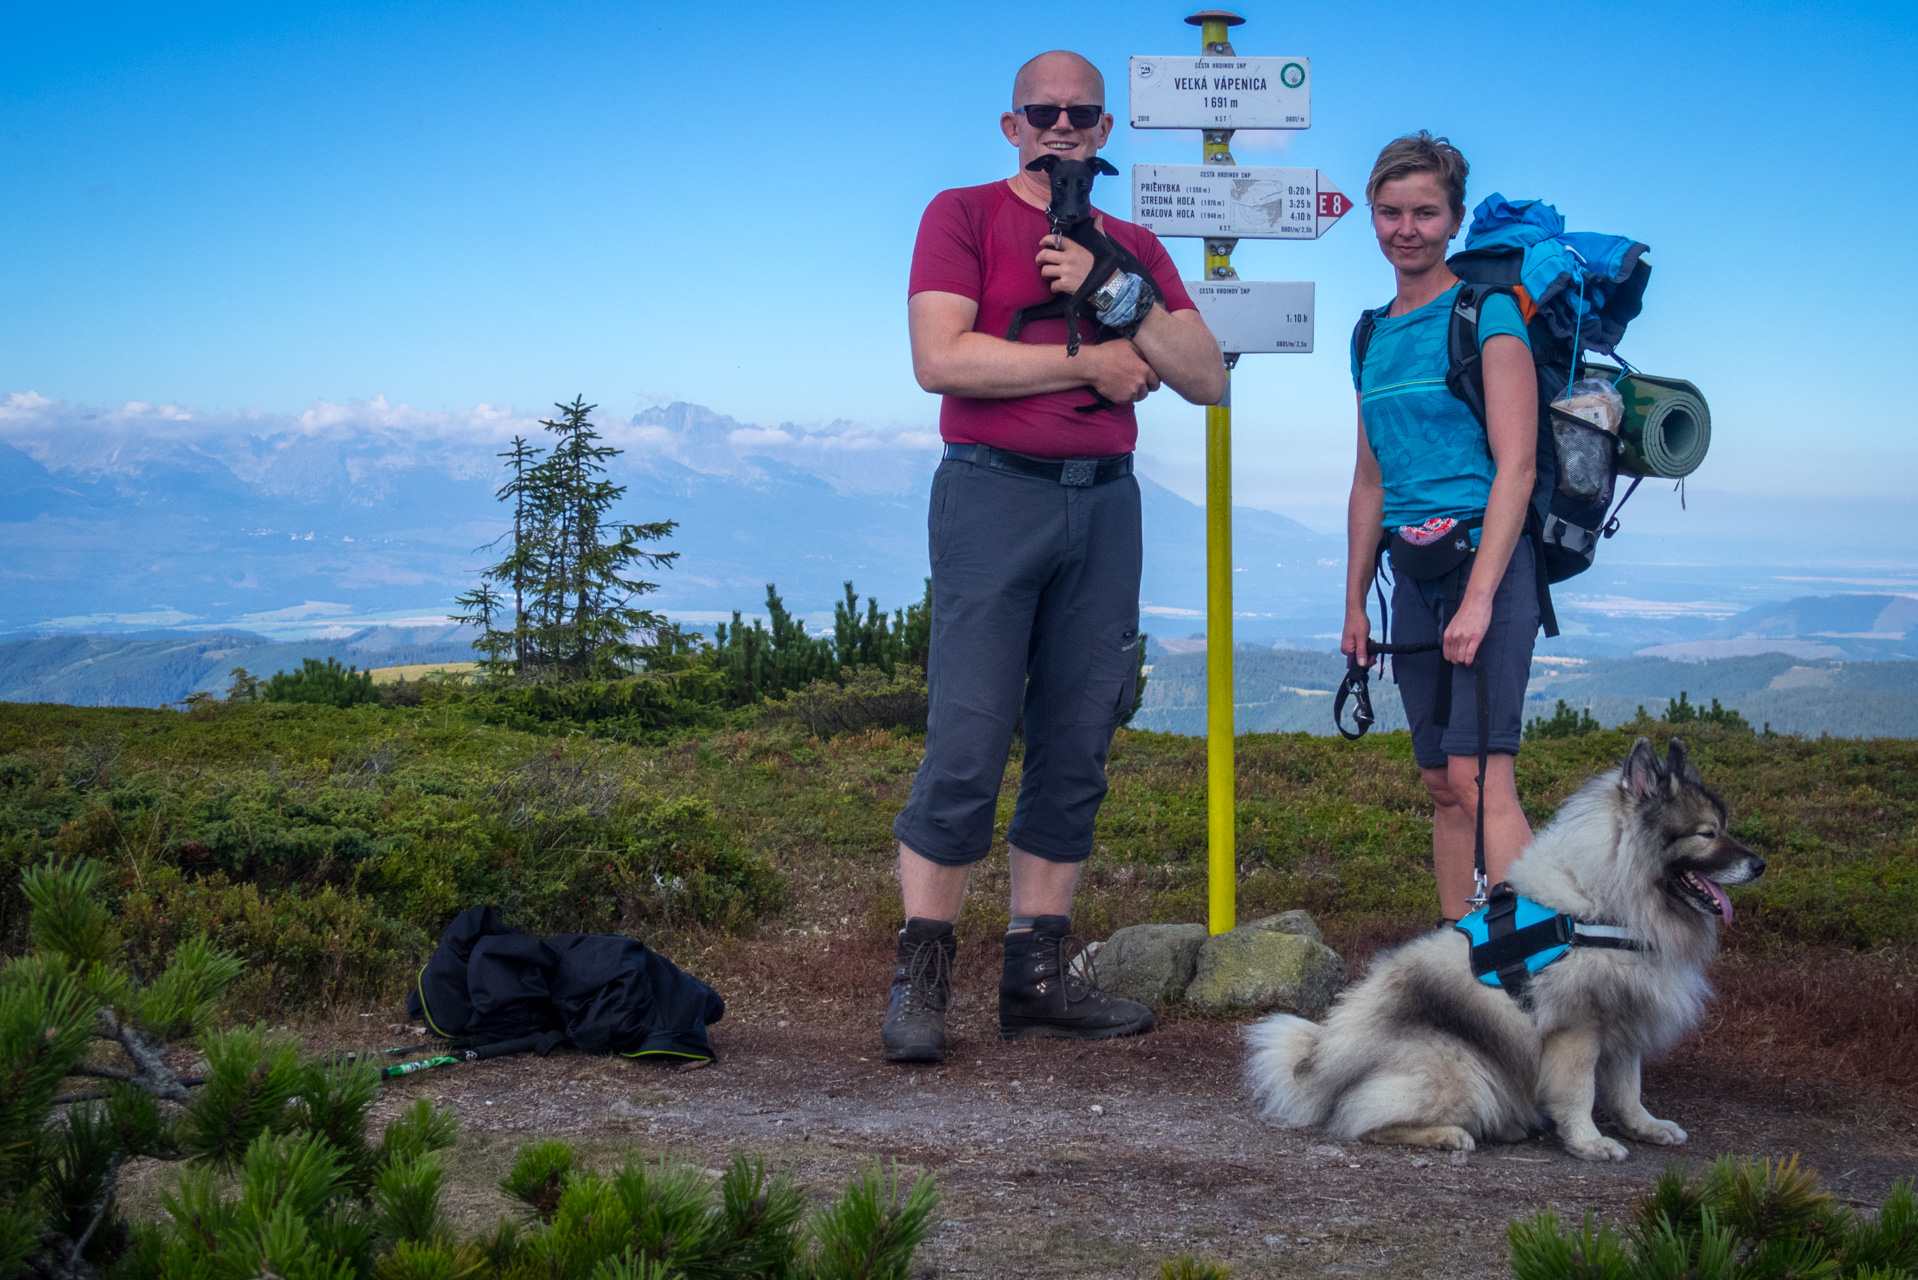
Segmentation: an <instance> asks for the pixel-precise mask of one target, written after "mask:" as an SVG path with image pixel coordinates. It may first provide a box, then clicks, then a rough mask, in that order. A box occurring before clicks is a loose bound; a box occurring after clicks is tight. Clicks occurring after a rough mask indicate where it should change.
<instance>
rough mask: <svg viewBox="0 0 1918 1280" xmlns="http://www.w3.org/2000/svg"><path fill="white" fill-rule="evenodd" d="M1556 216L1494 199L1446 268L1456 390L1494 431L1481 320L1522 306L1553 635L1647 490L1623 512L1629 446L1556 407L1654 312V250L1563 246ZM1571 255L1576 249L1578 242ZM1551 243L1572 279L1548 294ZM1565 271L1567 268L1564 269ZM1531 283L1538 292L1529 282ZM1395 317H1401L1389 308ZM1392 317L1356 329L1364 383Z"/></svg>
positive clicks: (1540, 569) (1541, 586) (1597, 239)
mask: <svg viewBox="0 0 1918 1280" xmlns="http://www.w3.org/2000/svg"><path fill="white" fill-rule="evenodd" d="M1563 229H1564V223H1563V222H1562V220H1560V218H1559V216H1558V212H1557V210H1555V209H1553V208H1552V207H1551V206H1550V205H1546V204H1542V203H1541V202H1539V201H1507V200H1506V199H1505V198H1504V197H1503V196H1501V195H1498V194H1497V193H1494V194H1492V195H1490V196H1487V197H1486V198H1485V199H1484V200H1482V201H1480V202H1479V205H1478V207H1477V208H1476V209H1475V210H1473V214H1472V229H1471V231H1470V232H1469V233H1468V234H1467V236H1466V242H1465V244H1466V247H1465V248H1464V249H1463V250H1462V251H1460V252H1458V253H1455V254H1453V255H1452V256H1451V257H1450V258H1448V259H1447V260H1446V264H1445V265H1446V266H1447V267H1449V268H1450V269H1451V271H1452V274H1453V275H1455V276H1457V277H1458V278H1459V281H1460V284H1459V290H1458V295H1457V297H1456V298H1455V299H1454V300H1453V304H1452V313H1451V317H1450V319H1449V321H1448V325H1447V330H1446V353H1447V358H1448V368H1447V370H1446V374H1445V385H1446V388H1447V389H1448V390H1450V391H1451V393H1452V394H1453V395H1455V396H1457V397H1458V398H1459V399H1460V400H1462V401H1464V402H1465V406H1466V407H1467V408H1468V409H1470V410H1471V411H1472V416H1473V417H1475V418H1477V419H1478V421H1479V423H1480V424H1481V425H1483V424H1484V422H1485V371H1484V368H1483V366H1482V364H1481V356H1480V352H1479V342H1478V322H1479V311H1480V308H1481V307H1482V306H1483V305H1484V303H1485V300H1486V299H1487V298H1489V297H1490V296H1491V295H1493V294H1495V293H1503V294H1506V295H1508V296H1509V297H1511V298H1512V299H1513V301H1515V302H1517V303H1518V308H1519V314H1520V316H1522V317H1523V318H1524V320H1525V334H1526V337H1527V338H1528V339H1529V341H1530V344H1531V348H1532V363H1533V367H1534V368H1535V369H1536V370H1537V374H1538V464H1537V475H1536V478H1535V480H1534V481H1533V485H1532V502H1531V507H1530V509H1529V510H1528V511H1527V512H1526V518H1525V533H1526V535H1527V536H1528V537H1530V538H1531V540H1532V546H1533V548H1534V550H1535V551H1536V552H1537V554H1536V555H1534V556H1533V563H1534V565H1535V566H1536V569H1537V574H1538V615H1539V621H1540V624H1541V625H1542V626H1543V627H1544V630H1545V634H1546V635H1547V636H1555V635H1557V634H1558V616H1557V613H1556V612H1555V611H1554V610H1553V608H1552V594H1551V584H1552V583H1554V582H1563V581H1565V580H1566V579H1567V578H1571V577H1575V576H1577V575H1578V574H1581V573H1583V572H1585V570H1587V569H1589V568H1591V567H1592V561H1593V559H1594V558H1595V557H1596V555H1597V553H1598V543H1599V541H1600V539H1602V538H1609V537H1611V536H1612V535H1613V534H1614V533H1616V532H1617V531H1618V508H1620V507H1623V506H1624V505H1625V500H1626V499H1629V498H1630V497H1631V495H1632V493H1633V492H1634V491H1635V490H1636V489H1637V488H1638V483H1639V482H1638V480H1637V479H1636V478H1634V479H1633V481H1632V484H1631V486H1630V487H1629V488H1628V489H1627V490H1626V492H1625V498H1622V499H1620V500H1619V502H1618V506H1617V507H1614V506H1613V505H1612V496H1613V491H1614V487H1615V484H1616V481H1617V478H1618V460H1619V455H1620V453H1621V451H1622V448H1623V446H1622V445H1621V444H1620V442H1619V439H1618V437H1617V436H1616V435H1613V434H1612V433H1611V432H1608V431H1603V430H1601V429H1599V428H1597V427H1595V426H1592V425H1591V424H1590V423H1587V422H1585V421H1584V420H1582V419H1580V418H1575V417H1573V416H1572V415H1570V414H1568V413H1565V412H1563V411H1562V410H1557V409H1554V408H1553V407H1552V401H1554V400H1556V399H1559V398H1560V397H1562V396H1564V394H1565V392H1566V389H1567V388H1568V387H1569V386H1570V385H1571V384H1572V383H1573V382H1574V381H1576V380H1577V379H1579V378H1581V377H1584V376H1585V375H1586V374H1587V372H1588V368H1589V367H1588V365H1587V364H1586V362H1585V359H1584V353H1585V352H1586V351H1587V350H1591V351H1596V352H1599V353H1600V354H1603V355H1611V354H1612V353H1613V348H1614V347H1615V346H1616V345H1617V343H1618V341H1619V339H1621V338H1622V337H1623V336H1624V333H1625V326H1626V325H1627V324H1628V323H1630V321H1631V320H1633V319H1634V318H1636V317H1637V315H1638V313H1639V311H1640V309H1641V308H1642V306H1643V302H1644V296H1645V286H1646V284H1647V283H1648V282H1649V281H1650V279H1651V274H1652V265H1651V263H1649V262H1646V261H1644V260H1643V255H1644V254H1645V253H1646V252H1647V250H1646V247H1645V246H1644V245H1642V244H1639V243H1637V242H1636V241H1630V240H1625V239H1623V238H1621V237H1611V236H1604V237H1601V236H1591V235H1584V234H1580V235H1575V236H1572V237H1563V236H1562V232H1563ZM1568 240H1569V241H1570V242H1571V243H1570V244H1567V241H1568ZM1542 241H1553V242H1555V244H1556V245H1559V246H1564V248H1563V253H1562V257H1563V264H1570V269H1569V270H1560V271H1557V272H1556V273H1555V274H1552V268H1550V267H1548V268H1547V272H1548V276H1549V278H1548V279H1547V280H1546V281H1545V283H1543V284H1542V285H1541V283H1540V272H1539V270H1538V267H1539V260H1543V261H1546V262H1551V261H1553V260H1554V259H1553V258H1551V257H1549V256H1547V255H1536V258H1535V257H1534V256H1528V250H1531V249H1534V248H1535V247H1536V246H1538V245H1539V244H1540V242H1542ZM1563 264H1561V265H1563ZM1528 281H1529V283H1528ZM1387 306H1390V304H1389V303H1388V304H1387ZM1385 310H1386V308H1385V307H1379V308H1376V309H1374V310H1369V311H1365V312H1362V313H1361V314H1360V316H1359V322H1358V324H1357V325H1356V326H1355V327H1354V328H1353V330H1352V354H1353V359H1354V361H1355V363H1356V366H1357V368H1358V369H1359V371H1360V375H1361V376H1362V375H1363V372H1364V368H1365V352H1366V348H1367V347H1368V346H1369V345H1370V343H1371V339H1372V328H1373V324H1374V321H1375V318H1376V317H1378V316H1380V315H1382V314H1384V312H1385Z"/></svg>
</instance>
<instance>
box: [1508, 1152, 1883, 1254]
mask: <svg viewBox="0 0 1918 1280" xmlns="http://www.w3.org/2000/svg"><path fill="white" fill-rule="evenodd" d="M1506 1238H1507V1240H1508V1241H1509V1243H1510V1245H1511V1257H1512V1274H1513V1276H1514V1277H1516V1280H1567V1278H1568V1277H1578V1278H1584V1277H1590V1278H1591V1280H1668V1278H1671V1280H1676V1278H1677V1277H1685V1278H1686V1280H1774V1278H1775V1280H1788V1278H1793V1277H1795V1278H1797V1280H1812V1278H1813V1277H1816V1278H1817V1280H1912V1277H1914V1276H1918V1198H1915V1197H1914V1195H1913V1185H1912V1183H1911V1182H1910V1181H1904V1182H1899V1183H1897V1184H1895V1185H1894V1186H1893V1187H1892V1191H1891V1194H1890V1195H1889V1196H1887V1197H1886V1198H1885V1202H1884V1204H1883V1205H1882V1206H1880V1208H1879V1210H1878V1212H1877V1213H1876V1214H1860V1213H1856V1212H1854V1211H1852V1210H1851V1209H1848V1208H1846V1207H1845V1206H1843V1205H1841V1204H1839V1203H1838V1202H1837V1201H1835V1200H1833V1198H1832V1197H1831V1196H1830V1195H1829V1194H1827V1193H1826V1192H1825V1191H1824V1190H1823V1189H1822V1188H1821V1187H1820V1186H1819V1184H1818V1175H1817V1174H1815V1173H1813V1172H1812V1171H1811V1170H1809V1169H1804V1168H1801V1167H1800V1166H1799V1164H1798V1157H1796V1156H1793V1157H1791V1158H1790V1159H1785V1160H1753V1159H1749V1158H1741V1157H1737V1156H1721V1157H1720V1158H1719V1159H1717V1160H1715V1161H1713V1162H1712V1163H1711V1164H1710V1165H1708V1166H1706V1168H1705V1169H1704V1171H1703V1172H1701V1173H1700V1174H1698V1175H1697V1176H1696V1177H1693V1178H1689V1179H1688V1178H1687V1177H1686V1176H1685V1175H1684V1174H1683V1173H1682V1172H1680V1171H1679V1169H1678V1168H1677V1167H1676V1166H1675V1165H1668V1166H1666V1168H1665V1172H1664V1173H1663V1174H1662V1175H1661V1176H1660V1177H1659V1179H1658V1183H1657V1185H1656V1186H1655V1187H1653V1189H1652V1191H1651V1192H1650V1194H1648V1195H1647V1196H1646V1197H1645V1199H1644V1200H1643V1201H1641V1202H1640V1204H1639V1206H1638V1213H1637V1218H1636V1221H1635V1222H1634V1224H1633V1225H1632V1226H1631V1227H1630V1228H1629V1229H1627V1230H1626V1231H1625V1232H1623V1233H1620V1232H1616V1231H1614V1230H1612V1229H1611V1228H1610V1227H1605V1226H1594V1225H1593V1223H1592V1220H1591V1219H1590V1217H1587V1218H1586V1220H1585V1221H1584V1222H1583V1223H1582V1224H1581V1225H1580V1226H1579V1228H1578V1229H1577V1230H1576V1231H1571V1232H1567V1231H1566V1230H1564V1229H1563V1228H1561V1227H1560V1226H1559V1222H1558V1219H1557V1217H1556V1216H1555V1215H1553V1214H1551V1213H1548V1212H1543V1211H1541V1212H1540V1213H1539V1214H1537V1215H1536V1216H1535V1217H1533V1218H1531V1219H1530V1220H1528V1221H1517V1220H1515V1221H1513V1222H1512V1223H1511V1225H1510V1226H1509V1227H1508V1228H1507V1229H1506Z"/></svg>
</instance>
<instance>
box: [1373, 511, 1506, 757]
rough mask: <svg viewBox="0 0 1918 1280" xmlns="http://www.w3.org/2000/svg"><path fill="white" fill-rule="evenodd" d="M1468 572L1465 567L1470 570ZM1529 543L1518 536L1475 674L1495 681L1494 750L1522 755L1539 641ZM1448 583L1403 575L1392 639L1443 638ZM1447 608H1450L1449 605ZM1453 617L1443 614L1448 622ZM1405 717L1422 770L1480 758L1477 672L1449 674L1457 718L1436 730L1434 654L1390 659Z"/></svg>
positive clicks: (1395, 590) (1396, 590)
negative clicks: (1534, 650)
mask: <svg viewBox="0 0 1918 1280" xmlns="http://www.w3.org/2000/svg"><path fill="white" fill-rule="evenodd" d="M1469 568H1470V566H1469V565H1468V566H1467V569H1468V570H1469ZM1536 572H1537V571H1536V569H1535V568H1534V566H1533V562H1532V540H1531V539H1530V538H1520V539H1519V542H1518V546H1517V547H1515V548H1513V550H1512V559H1511V562H1510V563H1509V564H1507V565H1506V566H1505V576H1504V578H1502V579H1501V580H1500V581H1499V584H1498V591H1497V592H1496V593H1495V594H1494V595H1493V597H1492V625H1491V628H1490V629H1489V630H1488V631H1487V632H1486V633H1485V640H1484V642H1483V643H1482V644H1480V645H1479V649H1478V655H1479V656H1478V669H1479V671H1480V672H1481V673H1483V674H1484V676H1485V678H1486V679H1487V680H1488V681H1489V682H1490V691H1491V716H1490V717H1489V719H1490V724H1491V734H1490V738H1489V745H1490V747H1491V749H1492V750H1493V751H1498V752H1502V753H1504V754H1506V755H1517V754H1518V744H1519V738H1520V733H1521V730H1522V729H1523V727H1524V724H1523V721H1524V713H1525V686H1526V684H1527V683H1528V682H1529V681H1530V679H1531V675H1532V642H1533V640H1534V639H1536V638H1537V636H1538V579H1537V578H1536V577H1535V576H1534V575H1535V574H1536ZM1445 586H1446V582H1445V579H1443V578H1431V579H1425V580H1423V581H1421V580H1420V579H1417V578H1408V577H1405V576H1403V575H1400V576H1399V577H1398V578H1397V579H1396V580H1395V581H1394V582H1393V584H1392V640H1393V642H1394V643H1396V644H1420V643H1424V642H1427V641H1432V640H1437V639H1439V638H1440V637H1441V636H1442V635H1443V634H1444V629H1443V627H1442V625H1441V623H1440V618H1439V613H1440V610H1441V607H1442V606H1448V602H1446V601H1444V600H1443V596H1444V593H1445ZM1448 607H1449V606H1448ZM1450 617H1451V615H1450V614H1449V613H1448V614H1446V620H1447V621H1449V620H1450ZM1392 670H1393V676H1394V678H1395V679H1396V680H1397V681H1398V686H1399V698H1400V700H1401V701H1402V702H1404V704H1405V719H1406V720H1407V722H1409V723H1410V724H1411V726H1412V755H1413V758H1414V759H1416V760H1417V761H1418V763H1419V768H1421V769H1440V768H1444V766H1445V762H1446V758H1447V757H1448V756H1472V757H1477V755H1478V689H1477V686H1476V685H1474V683H1473V676H1472V668H1471V667H1458V666H1455V667H1453V668H1452V716H1451V723H1450V724H1449V725H1441V724H1435V723H1434V722H1433V718H1434V714H1435V712H1436V709H1437V703H1438V688H1439V671H1440V670H1441V663H1440V660H1439V655H1438V654H1437V653H1435V652H1434V653H1414V654H1408V655H1407V656H1405V657H1402V658H1394V659H1392Z"/></svg>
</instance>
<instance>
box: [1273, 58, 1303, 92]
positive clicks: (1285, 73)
mask: <svg viewBox="0 0 1918 1280" xmlns="http://www.w3.org/2000/svg"><path fill="white" fill-rule="evenodd" d="M1279 83H1280V84H1282V85H1284V86H1285V87H1286V88H1288V89H1296V88H1298V87H1299V86H1300V85H1302V84H1304V83H1305V68H1304V67H1302V66H1300V65H1299V64H1298V63H1296V62H1288V63H1286V64H1285V65H1284V66H1282V67H1280V68H1279Z"/></svg>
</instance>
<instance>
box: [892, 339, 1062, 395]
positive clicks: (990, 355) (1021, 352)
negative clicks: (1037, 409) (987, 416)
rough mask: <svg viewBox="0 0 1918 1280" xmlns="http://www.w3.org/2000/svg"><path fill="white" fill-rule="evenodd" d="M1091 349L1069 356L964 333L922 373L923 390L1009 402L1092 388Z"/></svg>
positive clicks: (1054, 349) (1058, 348)
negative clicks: (1081, 388)
mask: <svg viewBox="0 0 1918 1280" xmlns="http://www.w3.org/2000/svg"><path fill="white" fill-rule="evenodd" d="M1091 350H1092V348H1091V347H1090V346H1086V347H1081V348H1080V349H1079V354H1078V355H1076V356H1070V357H1069V356H1067V355H1066V349H1065V348H1064V347H1063V346H1052V345H1049V344H1048V345H1038V344H1034V343H1027V342H1007V341H1006V340H1005V339H1003V338H995V337H993V336H992V335H991V334H988V333H963V334H959V335H956V336H955V337H954V338H953V339H952V341H951V342H950V343H948V344H945V345H944V346H943V348H942V349H941V350H940V352H939V355H938V356H937V358H936V359H934V360H932V361H928V362H925V363H924V364H923V365H922V367H921V368H920V369H919V370H918V373H919V385H920V386H922V387H924V388H925V389H926V390H927V391H930V392H932V393H933V394H934V395H944V396H968V397H972V398H975V399H981V400H1010V399H1015V398H1017V397H1019V396H1038V395H1044V394H1046V393H1047V392H1049V391H1070V390H1072V389H1073V388H1074V387H1085V386H1090V385H1091V384H1092V360H1091V359H1088V358H1087V355H1088V353H1089V352H1090V351H1091Z"/></svg>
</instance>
